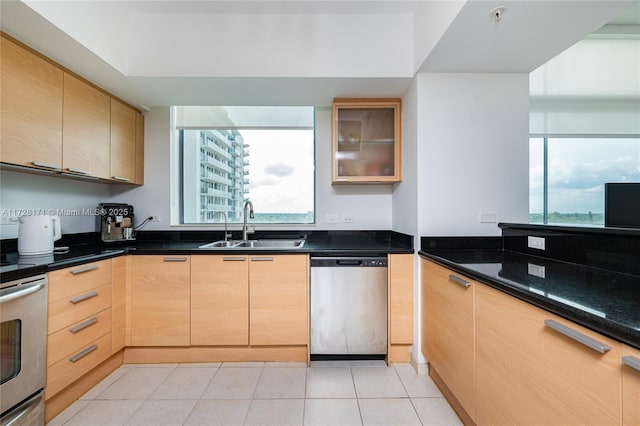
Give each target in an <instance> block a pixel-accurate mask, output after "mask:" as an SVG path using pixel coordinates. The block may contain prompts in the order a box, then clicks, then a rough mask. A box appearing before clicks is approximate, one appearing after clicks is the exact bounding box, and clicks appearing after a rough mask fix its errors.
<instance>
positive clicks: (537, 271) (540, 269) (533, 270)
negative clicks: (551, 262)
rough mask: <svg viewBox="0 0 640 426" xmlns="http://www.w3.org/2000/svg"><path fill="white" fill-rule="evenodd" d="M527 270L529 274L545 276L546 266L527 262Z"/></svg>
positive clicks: (539, 276)
mask: <svg viewBox="0 0 640 426" xmlns="http://www.w3.org/2000/svg"><path fill="white" fill-rule="evenodd" d="M527 272H528V273H529V275H533V276H534V277H538V278H544V276H545V267H544V266H541V265H536V264H534V263H529V264H527Z"/></svg>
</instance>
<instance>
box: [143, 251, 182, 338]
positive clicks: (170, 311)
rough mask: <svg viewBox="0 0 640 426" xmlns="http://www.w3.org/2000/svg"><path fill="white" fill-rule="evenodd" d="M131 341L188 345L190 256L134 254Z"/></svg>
mask: <svg viewBox="0 0 640 426" xmlns="http://www.w3.org/2000/svg"><path fill="white" fill-rule="evenodd" d="M131 264H132V271H131V344H132V345H133V346H189V341H190V337H189V336H190V331H189V329H190V304H191V296H190V294H191V293H190V287H191V284H190V279H191V278H190V277H191V272H190V259H189V256H133V258H132V262H131Z"/></svg>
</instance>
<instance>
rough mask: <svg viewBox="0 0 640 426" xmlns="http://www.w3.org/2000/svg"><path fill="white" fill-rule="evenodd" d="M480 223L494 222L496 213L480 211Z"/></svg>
mask: <svg viewBox="0 0 640 426" xmlns="http://www.w3.org/2000/svg"><path fill="white" fill-rule="evenodd" d="M480 223H496V213H495V212H480Z"/></svg>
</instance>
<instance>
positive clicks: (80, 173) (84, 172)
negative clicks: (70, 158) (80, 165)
mask: <svg viewBox="0 0 640 426" xmlns="http://www.w3.org/2000/svg"><path fill="white" fill-rule="evenodd" d="M67 170H69V171H70V172H71V173H77V174H79V175H90V174H91V172H90V171H89V170H82V169H72V168H71V167H69V168H67Z"/></svg>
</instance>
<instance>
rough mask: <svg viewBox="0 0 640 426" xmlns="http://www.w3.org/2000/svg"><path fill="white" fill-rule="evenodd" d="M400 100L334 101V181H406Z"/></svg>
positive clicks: (337, 99)
mask: <svg viewBox="0 0 640 426" xmlns="http://www.w3.org/2000/svg"><path fill="white" fill-rule="evenodd" d="M401 117H402V115H401V101H400V99H343V98H336V99H334V100H333V112H332V121H331V122H332V156H333V159H332V164H333V171H332V172H333V183H334V184H340V183H395V182H400V181H401V180H402V163H401V157H402V131H401Z"/></svg>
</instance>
